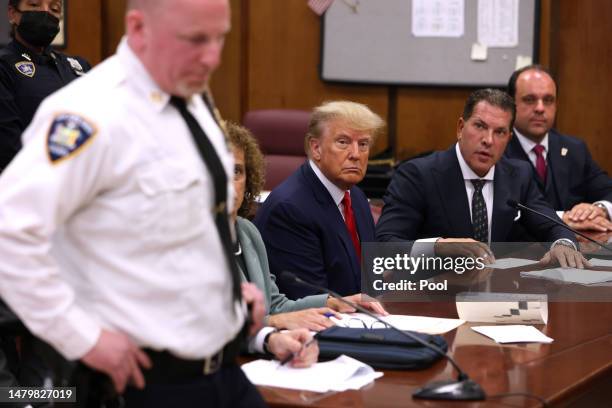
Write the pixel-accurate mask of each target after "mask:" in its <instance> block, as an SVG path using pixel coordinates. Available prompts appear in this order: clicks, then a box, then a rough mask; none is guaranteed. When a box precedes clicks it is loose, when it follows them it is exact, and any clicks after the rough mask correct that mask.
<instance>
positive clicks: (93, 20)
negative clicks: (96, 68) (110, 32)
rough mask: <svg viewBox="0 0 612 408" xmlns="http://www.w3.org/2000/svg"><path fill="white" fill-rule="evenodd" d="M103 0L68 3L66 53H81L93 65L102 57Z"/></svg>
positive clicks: (78, 0)
mask: <svg viewBox="0 0 612 408" xmlns="http://www.w3.org/2000/svg"><path fill="white" fill-rule="evenodd" d="M101 2H102V0H87V1H82V0H71V1H68V2H67V3H66V5H67V7H66V10H65V12H66V17H67V23H68V24H67V25H66V27H65V29H66V41H67V47H66V49H65V50H62V51H63V52H65V53H66V54H71V55H79V56H82V57H84V58H85V59H87V61H89V62H90V63H91V64H92V65H94V64H97V63H98V62H100V59H101V58H102V18H101V14H102V5H101Z"/></svg>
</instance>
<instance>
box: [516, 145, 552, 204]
mask: <svg viewBox="0 0 612 408" xmlns="http://www.w3.org/2000/svg"><path fill="white" fill-rule="evenodd" d="M548 147H549V149H548V150H550V145H549V146H548ZM506 151H507V153H508V154H507V156H508V157H509V158H511V159H519V160H525V161H526V162H527V163H529V166H531V175H532V178H533V179H534V180H535V182H536V184H537V186H538V188H539V189H540V191H541V192H542V194H544V191H546V186H545V185H544V183H543V182H542V180H540V177H539V176H538V172H537V171H536V168H535V166H534V165H533V163H532V162H531V160H529V156H528V155H527V153H525V150H523V146H521V142H520V141H519V139H518V136H517V135H516V133H513V134H512V139H510V142H509V143H508V146H506Z"/></svg>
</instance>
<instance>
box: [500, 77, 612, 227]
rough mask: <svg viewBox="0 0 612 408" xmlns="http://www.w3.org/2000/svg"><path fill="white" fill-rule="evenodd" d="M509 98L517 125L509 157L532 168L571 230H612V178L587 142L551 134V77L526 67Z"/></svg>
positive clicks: (554, 88) (553, 96)
mask: <svg viewBox="0 0 612 408" xmlns="http://www.w3.org/2000/svg"><path fill="white" fill-rule="evenodd" d="M508 93H509V94H510V95H511V96H513V97H514V99H515V101H516V120H515V122H514V135H515V137H513V138H512V140H511V141H510V143H509V144H508V147H507V149H506V152H505V155H506V157H509V158H513V159H520V160H524V161H525V162H527V163H529V164H530V167H531V170H532V173H533V179H534V181H535V183H536V185H537V186H538V189H539V190H540V192H541V193H542V194H543V195H544V197H545V199H546V201H548V203H549V204H550V205H551V206H552V207H553V208H554V209H555V210H559V211H565V212H564V214H563V215H562V217H563V221H565V222H566V223H567V224H568V225H570V226H572V227H573V228H576V229H579V230H595V231H602V232H606V231H612V222H610V216H611V213H612V203H611V202H612V179H611V178H610V177H608V175H607V174H606V173H605V172H604V171H603V170H602V169H601V168H600V167H599V166H598V165H597V163H595V162H594V161H593V159H592V158H591V153H590V152H589V149H588V147H587V145H586V144H585V143H584V142H583V141H582V140H580V139H578V138H575V137H572V136H566V135H562V134H560V133H558V132H557V131H556V130H555V129H552V126H553V124H554V121H555V114H556V110H557V86H556V84H555V81H554V80H553V78H552V76H551V75H550V73H548V72H547V71H546V70H545V69H544V68H543V67H541V66H538V65H530V66H528V67H525V68H521V69H520V70H517V71H515V72H514V73H513V74H512V76H511V77H510V80H509V82H508ZM560 216H561V215H560Z"/></svg>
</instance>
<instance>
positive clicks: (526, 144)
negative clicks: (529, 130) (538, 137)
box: [514, 128, 548, 154]
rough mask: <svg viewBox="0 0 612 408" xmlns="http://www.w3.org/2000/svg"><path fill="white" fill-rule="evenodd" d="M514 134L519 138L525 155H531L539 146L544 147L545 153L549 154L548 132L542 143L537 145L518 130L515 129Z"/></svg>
mask: <svg viewBox="0 0 612 408" xmlns="http://www.w3.org/2000/svg"><path fill="white" fill-rule="evenodd" d="M514 133H515V134H516V136H517V137H518V141H519V143H520V144H521V146H522V147H523V150H524V151H525V153H527V154H529V152H531V151H532V150H533V148H534V147H535V146H536V145H538V144H541V145H542V146H544V152H545V153H546V152H548V132H546V134H545V135H544V138H543V139H542V141H541V142H540V143H536V142H534V141H533V140H531V139H529V138H528V137H526V136H523V134H522V133H521V132H519V131H518V130H516V128H514Z"/></svg>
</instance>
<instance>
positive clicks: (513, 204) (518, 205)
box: [506, 199, 612, 252]
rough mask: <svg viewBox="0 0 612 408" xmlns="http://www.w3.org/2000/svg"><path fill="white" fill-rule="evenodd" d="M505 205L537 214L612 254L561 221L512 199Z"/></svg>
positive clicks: (610, 249)
mask: <svg viewBox="0 0 612 408" xmlns="http://www.w3.org/2000/svg"><path fill="white" fill-rule="evenodd" d="M506 204H508V205H509V206H510V207H512V208H515V209H521V210H526V211H529V212H532V213H534V214H537V215H539V216H541V217H544V218H546V219H547V220H549V221H552V222H554V223H555V224H557V225H560V226H562V227H563V228H565V229H567V230H570V231H571V232H573V233H574V234H576V235H580V236H581V237H582V238H584V239H586V240H588V241H591V242H592V243H594V244H596V245H598V246H599V247H601V248H604V249H606V250H608V251H610V252H612V248H610V247H608V246H606V245H604V244H602V243H599V242H597V241H595V240H594V239H593V238H590V237H588V236H586V235H585V234H583V233H582V232H580V231H576V230H575V229H573V228H572V227H570V226H569V225H567V224H565V223H564V222H563V221H561V220H558V219H555V218H553V217H551V216H549V215H546V214H544V213H542V212H540V211H537V210H534V209H533V208H530V207H527V206H526V205H524V204H521V203H519V202H517V201H514V200H512V199H510V200H508V201H506Z"/></svg>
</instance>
